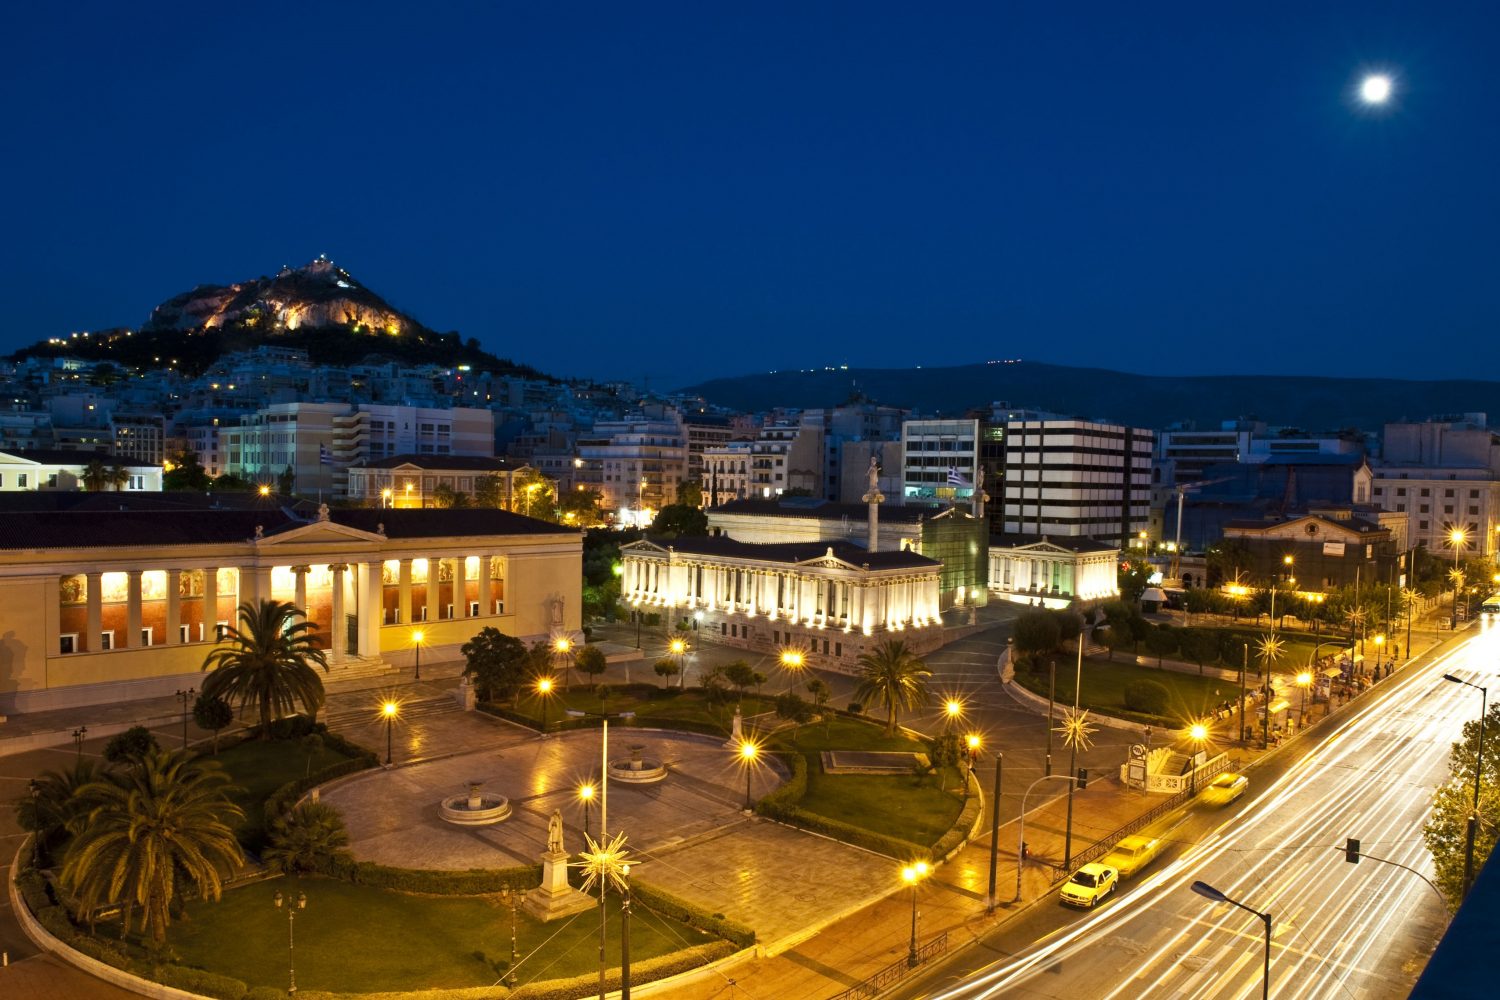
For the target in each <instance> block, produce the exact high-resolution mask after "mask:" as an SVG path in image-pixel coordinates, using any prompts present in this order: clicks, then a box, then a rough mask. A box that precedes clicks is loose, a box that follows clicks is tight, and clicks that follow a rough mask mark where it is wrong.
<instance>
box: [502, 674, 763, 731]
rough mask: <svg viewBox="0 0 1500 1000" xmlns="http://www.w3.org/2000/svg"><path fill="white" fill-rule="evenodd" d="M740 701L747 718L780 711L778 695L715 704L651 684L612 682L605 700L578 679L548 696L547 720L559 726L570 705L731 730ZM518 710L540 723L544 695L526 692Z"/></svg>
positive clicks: (695, 692) (649, 722)
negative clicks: (618, 685) (623, 685)
mask: <svg viewBox="0 0 1500 1000" xmlns="http://www.w3.org/2000/svg"><path fill="white" fill-rule="evenodd" d="M736 705H740V707H741V710H742V711H743V713H744V715H745V717H746V718H749V717H751V716H755V715H761V714H764V713H767V712H770V713H773V714H774V713H775V711H776V701H775V698H774V697H769V698H758V697H756V696H755V695H746V696H745V698H744V701H743V702H740V701H739V700H738V699H737V697H736V696H735V695H733V694H731V695H730V697H729V698H728V699H727V700H726V701H723V702H720V703H719V704H713V703H711V702H710V701H709V700H708V699H707V698H706V697H704V694H703V691H702V690H701V689H699V688H691V689H689V690H687V691H681V690H678V689H676V688H672V689H664V688H658V687H655V686H654V685H650V684H632V685H630V686H629V687H615V686H612V687H610V688H609V693H608V695H607V697H605V698H604V699H603V700H602V701H601V699H600V698H599V695H598V693H597V692H596V691H595V690H594V689H593V688H592V687H591V686H589V685H584V684H577V683H575V684H574V685H573V687H572V689H571V690H568V691H556V692H554V693H553V694H552V695H550V696H549V697H548V700H547V721H548V724H549V726H554V727H555V726H556V725H557V723H558V721H559V720H561V719H565V718H567V714H566V713H567V711H568V710H569V709H572V710H574V711H581V712H598V711H601V710H603V711H606V712H634V713H635V725H638V726H666V727H670V726H671V725H672V723H674V722H686V723H689V724H690V725H693V726H695V727H711V728H714V729H717V730H719V731H722V732H724V733H726V734H727V733H728V732H729V731H730V729H731V728H732V726H733V722H732V720H733V718H734V709H735V706H736ZM507 707H508V706H507ZM515 711H516V712H517V713H518V714H520V715H522V716H525V717H526V718H528V719H530V720H532V721H533V722H534V723H536V724H537V725H538V726H540V725H541V721H542V699H541V698H540V697H539V696H537V695H534V694H533V695H527V696H522V697H521V698H520V699H519V701H518V702H517V705H516V708H515Z"/></svg>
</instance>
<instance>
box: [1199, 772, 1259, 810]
mask: <svg viewBox="0 0 1500 1000" xmlns="http://www.w3.org/2000/svg"><path fill="white" fill-rule="evenodd" d="M1249 787H1250V779H1249V778H1247V777H1245V776H1244V775H1243V774H1233V773H1231V772H1229V771H1225V772H1224V773H1223V774H1221V775H1219V776H1218V777H1217V778H1215V779H1214V780H1213V781H1212V782H1210V783H1209V786H1208V787H1207V788H1205V789H1203V801H1204V802H1207V803H1208V804H1209V805H1212V806H1227V805H1229V803H1231V802H1233V801H1234V800H1235V799H1237V798H1239V797H1240V796H1241V795H1244V794H1245V790H1246V789H1247V788H1249Z"/></svg>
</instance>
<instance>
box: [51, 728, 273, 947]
mask: <svg viewBox="0 0 1500 1000" xmlns="http://www.w3.org/2000/svg"><path fill="white" fill-rule="evenodd" d="M231 790H232V786H231V785H230V783H229V776H228V775H227V774H226V773H225V772H224V770H223V768H221V767H220V766H219V764H218V762H217V761H209V760H202V759H199V758H197V757H196V756H195V755H194V754H193V753H192V752H190V751H186V750H152V751H150V752H149V753H147V754H146V756H145V757H143V758H142V759H141V762H140V766H138V767H131V768H125V769H123V770H119V771H112V772H109V773H107V774H105V775H104V776H103V777H101V778H100V779H99V780H96V781H93V782H90V783H89V784H87V785H85V786H83V787H82V788H80V789H78V800H79V805H78V812H77V814H76V815H75V816H74V819H73V821H72V823H71V825H70V827H69V829H70V832H71V833H72V834H73V844H72V846H71V847H70V848H69V850H68V857H67V860H66V861H65V862H64V864H63V867H62V872H61V875H60V881H61V882H62V884H63V886H64V888H66V889H67V890H68V891H69V892H71V893H73V894H74V895H75V896H76V898H77V900H78V909H79V913H80V914H88V913H91V912H93V911H94V910H95V909H97V908H98V907H99V906H101V905H104V904H108V903H122V904H124V906H125V914H124V918H123V920H122V929H123V930H126V931H128V930H129V929H130V927H131V923H132V914H133V912H135V911H137V910H138V911H139V912H140V915H141V916H140V927H141V929H142V930H143V931H145V933H146V934H148V935H149V936H150V938H151V940H152V941H153V942H154V943H155V944H157V945H162V944H164V943H165V942H166V938H167V926H168V924H169V923H170V921H171V911H172V908H173V906H174V904H175V903H177V902H178V899H179V897H180V895H181V891H182V889H183V888H184V887H186V886H191V887H192V888H193V889H194V890H196V892H197V895H198V897H199V898H200V899H208V900H217V899H218V898H219V896H220V893H221V891H222V889H223V884H224V883H223V879H224V877H225V876H226V875H227V874H228V873H229V872H231V871H233V870H234V868H235V867H236V866H238V865H239V864H241V863H242V862H243V861H244V855H243V854H242V853H241V852H240V845H239V842H238V841H236V840H235V836H234V825H235V824H236V823H238V822H239V821H241V820H243V819H244V815H245V814H244V813H243V812H242V811H241V810H240V807H239V806H237V805H235V804H234V801H233V800H232V799H231V798H230V792H231Z"/></svg>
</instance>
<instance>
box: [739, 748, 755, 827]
mask: <svg viewBox="0 0 1500 1000" xmlns="http://www.w3.org/2000/svg"><path fill="white" fill-rule="evenodd" d="M759 756H760V747H758V746H756V745H755V743H754V742H753V741H751V740H742V741H741V742H740V766H741V767H743V768H744V769H745V812H747V813H749V812H751V811H752V810H754V809H755V802H754V800H752V799H751V798H750V776H751V772H752V770H753V768H754V766H755V761H756V758H757V757H759Z"/></svg>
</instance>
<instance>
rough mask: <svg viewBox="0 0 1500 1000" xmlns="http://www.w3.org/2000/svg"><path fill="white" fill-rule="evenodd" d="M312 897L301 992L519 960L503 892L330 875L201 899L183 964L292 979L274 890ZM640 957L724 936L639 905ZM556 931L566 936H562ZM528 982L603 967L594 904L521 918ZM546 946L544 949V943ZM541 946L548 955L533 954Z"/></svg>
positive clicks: (474, 981)
mask: <svg viewBox="0 0 1500 1000" xmlns="http://www.w3.org/2000/svg"><path fill="white" fill-rule="evenodd" d="M277 890H280V891H281V892H282V893H283V894H284V895H288V894H289V895H291V896H295V895H296V894H297V893H298V892H299V891H300V892H305V893H306V894H307V908H306V909H305V910H301V911H299V912H298V914H297V921H296V955H297V986H298V988H299V989H311V990H329V991H338V992H377V991H386V990H392V991H394V990H421V989H434V988H438V989H442V988H456V987H465V986H489V985H492V984H494V983H495V982H497V981H498V980H499V979H500V978H501V976H503V975H504V974H505V971H506V967H507V965H508V963H509V960H510V934H511V908H510V904H509V903H508V902H507V901H505V900H504V899H503V898H501V897H500V896H462V897H452V896H412V895H406V894H403V893H398V892H390V891H387V890H384V889H372V888H369V887H367V886H358V885H352V884H350V883H347V882H335V881H330V880H326V879H304V880H301V881H300V882H299V881H296V880H290V879H275V880H273V881H271V882H260V883H257V884H255V885H250V886H246V887H244V888H241V889H234V890H232V891H230V892H227V893H225V894H224V898H223V899H222V900H221V901H220V902H218V903H190V904H189V905H188V907H187V919H185V920H182V921H181V922H178V921H173V924H172V927H171V929H170V930H169V932H168V935H169V940H170V941H171V944H172V947H173V948H174V949H176V951H177V952H178V954H179V955H180V956H181V961H182V964H184V965H191V966H198V967H201V968H205V969H210V970H212V971H214V972H218V973H221V974H223V975H228V976H233V977H234V978H236V979H240V980H242V981H244V982H246V983H248V984H250V985H251V986H270V987H279V988H285V986H286V984H287V981H286V969H285V965H286V959H287V917H286V912H285V911H284V910H277V909H276V908H275V906H274V905H273V904H272V896H273V894H274V893H275V892H276V891H277ZM631 909H632V914H633V917H634V919H633V920H632V921H631V930H630V954H631V958H632V960H633V961H637V960H644V959H648V958H653V957H655V956H658V955H664V954H667V953H668V952H672V951H677V950H679V949H681V948H685V947H688V946H690V945H697V944H703V943H706V942H708V941H712V940H714V938H712V937H711V936H710V935H708V934H706V933H705V932H703V931H699V930H696V929H694V928H691V927H688V926H687V925H685V924H682V923H678V922H677V921H672V920H666V919H665V918H663V917H660V916H658V915H656V914H655V913H652V912H651V910H650V908H649V907H647V906H646V905H645V904H644V903H643V902H642V901H641V900H639V899H637V900H635V902H634V904H633V906H632V908H631ZM608 920H609V925H608V928H607V932H606V933H607V935H608V940H609V944H608V949H607V952H606V954H607V955H608V956H609V958H610V962H611V965H615V964H618V962H619V953H620V934H619V907H618V903H617V902H616V901H615V900H614V899H611V900H610V906H609V908H608ZM553 935H556V936H555V937H554V936H553ZM516 938H517V944H516V947H517V954H518V955H519V956H521V959H522V961H521V962H520V964H519V966H518V970H517V975H518V977H519V981H520V982H522V983H525V982H530V981H534V980H535V981H540V980H546V979H559V978H564V977H569V976H576V975H581V974H584V973H587V972H591V971H594V970H597V969H598V968H599V916H598V911H597V910H589V911H587V912H585V913H583V914H581V915H579V916H577V917H574V918H571V919H570V920H565V921H554V922H553V923H551V924H541V923H537V922H536V921H534V920H532V919H530V918H529V917H527V916H526V914H525V912H524V911H522V912H519V913H518V914H517V917H516ZM544 946H545V947H544ZM533 950H537V954H536V955H534V956H532V957H531V958H530V959H527V958H526V956H527V955H528V954H529V953H530V952H532V951H533Z"/></svg>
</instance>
